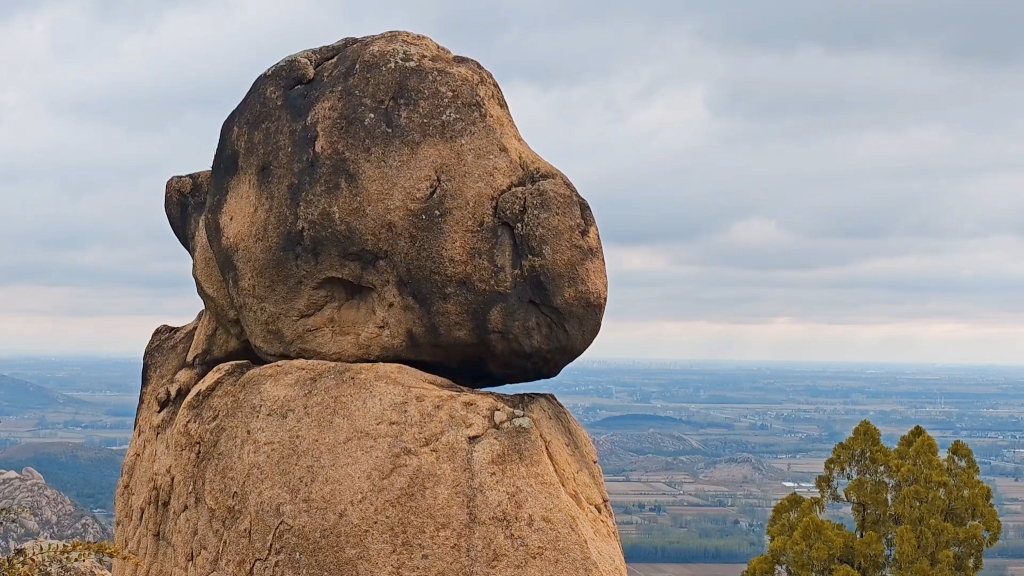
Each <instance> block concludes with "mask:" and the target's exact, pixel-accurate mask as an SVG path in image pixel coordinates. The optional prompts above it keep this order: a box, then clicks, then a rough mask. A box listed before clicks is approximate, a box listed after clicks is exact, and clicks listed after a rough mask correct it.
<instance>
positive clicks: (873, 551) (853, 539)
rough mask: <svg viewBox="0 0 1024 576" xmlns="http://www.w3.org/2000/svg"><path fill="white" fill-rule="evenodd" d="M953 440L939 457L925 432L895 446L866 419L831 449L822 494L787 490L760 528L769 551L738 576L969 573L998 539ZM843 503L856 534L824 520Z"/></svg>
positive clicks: (983, 489) (988, 502) (964, 452)
mask: <svg viewBox="0 0 1024 576" xmlns="http://www.w3.org/2000/svg"><path fill="white" fill-rule="evenodd" d="M979 474H980V470H979V468H978V464H977V463H976V462H975V460H974V454H973V453H972V452H971V449H970V448H969V447H968V446H967V445H966V444H964V443H963V442H961V441H959V440H957V441H955V442H953V444H952V445H951V446H950V447H949V450H948V453H947V456H946V457H945V459H943V458H941V457H940V456H939V447H938V444H937V443H936V442H935V439H934V438H932V437H931V436H930V435H929V434H928V433H927V432H926V431H925V430H924V428H922V427H920V426H915V427H914V428H913V429H912V430H911V431H910V432H908V433H907V434H906V435H904V436H903V437H902V438H900V440H899V443H898V444H897V445H896V448H894V449H890V448H888V447H887V446H885V445H884V444H883V443H882V436H881V433H880V432H879V430H878V428H876V427H875V426H874V425H873V424H871V422H868V421H867V420H865V421H863V422H861V423H860V424H859V425H858V426H857V427H856V428H854V430H853V434H852V435H851V436H850V437H849V438H848V439H846V440H845V441H843V442H840V443H839V444H838V445H836V447H835V449H834V450H833V451H832V456H831V457H830V458H829V459H828V460H826V461H825V473H824V474H822V475H821V476H819V477H818V480H817V488H818V491H819V493H820V494H821V496H820V497H812V498H808V497H804V496H801V495H799V494H796V493H793V494H790V495H789V496H787V497H786V498H784V499H783V500H782V501H780V502H779V503H778V504H777V505H776V506H775V508H774V509H773V510H772V515H771V518H770V520H769V521H768V530H767V536H768V541H769V542H768V550H767V552H766V553H765V554H764V555H762V556H759V557H757V558H755V559H753V560H751V562H750V563H749V564H748V566H747V570H746V571H745V572H744V574H745V575H746V576H775V575H776V574H780V573H781V574H786V575H787V576H886V575H894V576H947V575H948V576H954V575H957V576H960V575H966V576H973V575H975V574H978V573H979V572H980V571H981V570H982V568H983V564H984V562H983V558H982V556H983V554H984V552H985V549H987V548H991V547H992V546H994V545H995V544H996V543H997V542H998V541H999V537H1000V534H1001V532H1002V525H1001V523H1000V521H999V515H998V512H997V510H996V508H995V506H994V504H993V493H992V489H991V488H989V486H987V485H986V484H985V483H984V482H983V481H982V480H981V479H980V478H979ZM835 504H839V505H849V506H850V507H851V513H852V515H853V519H854V523H855V527H854V530H853V531H851V530H849V529H847V528H846V526H844V525H843V524H839V523H837V522H833V521H830V520H827V519H825V518H823V517H822V516H823V514H824V513H825V510H826V507H827V506H829V505H835Z"/></svg>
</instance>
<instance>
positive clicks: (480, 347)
mask: <svg viewBox="0 0 1024 576" xmlns="http://www.w3.org/2000/svg"><path fill="white" fill-rule="evenodd" d="M167 209H168V216H169V218H170V220H171V223H172V227H173V228H174V230H175V233H176V234H177V235H178V237H179V239H180V240H181V241H182V243H183V244H184V245H185V246H186V248H188V249H189V251H190V252H191V253H192V255H193V258H194V260H195V268H194V272H195V278H196V282H197V285H198V287H199V292H200V295H201V296H202V297H203V300H204V301H205V303H206V305H207V311H208V312H209V313H208V314H207V316H206V324H207V325H206V326H202V327H200V329H199V337H198V339H197V342H196V345H195V346H194V348H193V350H192V353H191V356H190V357H191V358H192V359H193V360H197V361H198V363H199V364H200V365H204V366H207V367H208V368H209V367H212V366H214V365H216V364H217V363H219V362H222V361H225V360H231V359H239V358H249V359H257V358H258V359H262V360H263V361H274V360H279V359H293V358H306V359H320V360H333V361H341V362H397V363H403V364H406V365H409V366H414V367H417V368H421V369H423V370H425V371H427V372H430V373H433V374H437V375H441V376H444V377H447V378H450V379H452V380H454V381H456V382H458V383H459V384H462V385H465V386H470V387H484V386H493V385H499V384H507V383H513V382H523V381H530V380H536V379H540V378H547V377H551V376H554V375H555V374H557V373H558V372H559V371H560V370H561V369H562V368H563V367H564V366H565V365H566V364H568V363H569V362H571V361H572V360H573V359H575V358H576V357H577V356H579V355H580V354H581V353H582V352H583V351H584V350H585V349H586V348H587V346H589V345H590V343H591V342H592V341H593V339H594V337H595V336H596V335H597V332H598V329H599V328H600V325H601V319H602V316H603V313H604V305H605V300H606V296H607V281H606V277H605V268H604V259H603V255H602V251H601V244H600V239H599V237H598V232H597V226H596V224H595V222H594V219H593V216H592V214H591V212H590V209H589V207H588V205H587V203H586V201H584V200H583V199H582V198H581V197H580V196H579V194H577V192H576V190H575V188H573V186H572V184H571V183H570V182H569V180H568V179H567V178H566V177H565V176H564V175H563V174H562V173H561V172H559V171H558V170H556V169H555V168H554V167H553V166H551V165H550V164H548V163H547V162H545V161H544V160H543V159H542V158H540V157H539V156H538V155H537V154H536V153H534V152H533V151H532V150H530V148H529V147H528V146H527V145H526V143H525V142H523V140H522V139H521V138H520V136H519V133H518V131H517V130H516V128H515V125H514V124H513V122H512V118H511V116H510V115H509V112H508V109H507V107H506V105H505V101H504V99H503V97H502V95H501V91H500V89H499V88H498V85H497V84H496V83H495V81H494V79H493V78H492V77H491V75H490V74H489V73H488V72H487V71H486V70H484V69H483V68H482V67H481V66H480V65H479V64H477V63H476V62H475V61H473V60H470V59H467V58H462V57H459V56H453V55H452V54H451V53H450V52H448V51H447V50H445V49H444V48H442V47H440V46H438V45H437V44H435V43H434V42H432V41H431V40H429V39H428V38H425V37H423V36H417V35H413V34H408V33H401V32H393V33H387V34H382V35H379V36H372V37H367V38H361V39H347V40H343V41H341V42H339V43H337V44H333V45H330V46H325V47H322V48H318V49H315V50H310V51H307V52H303V53H300V54H298V55H295V56H292V57H290V58H286V59H285V60H283V61H282V62H281V63H279V64H277V65H276V66H274V67H273V68H271V69H270V70H268V71H267V72H266V73H265V74H263V75H262V76H261V77H260V78H259V79H257V80H256V82H255V84H254V85H253V86H252V88H251V89H250V91H249V93H248V94H247V95H246V97H245V98H244V99H243V101H242V102H241V104H239V106H238V107H237V108H236V109H235V111H234V112H232V114H231V115H230V116H229V118H228V119H227V121H226V122H225V123H224V127H223V130H222V132H221V140H220V144H219V146H218V148H217V153H216V156H215V158H214V162H213V169H212V171H211V172H209V173H199V174H194V175H191V176H187V177H178V178H175V179H172V180H171V182H169V183H168V193H167Z"/></svg>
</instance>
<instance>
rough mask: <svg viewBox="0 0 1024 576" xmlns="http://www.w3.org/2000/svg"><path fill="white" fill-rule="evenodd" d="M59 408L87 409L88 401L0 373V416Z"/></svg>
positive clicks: (89, 406) (88, 406)
mask: <svg viewBox="0 0 1024 576" xmlns="http://www.w3.org/2000/svg"><path fill="white" fill-rule="evenodd" d="M61 408H80V409H89V408H91V405H90V404H89V403H88V402H85V401H83V400H79V399H78V398H75V397H73V396H68V395H67V394H61V393H60V392H54V391H53V390H50V389H49V388H46V387H43V386H40V385H38V384H33V383H31V382H26V381H24V380H19V379H17V378H11V377H10V376H3V375H0V416H17V415H21V414H25V413H26V412H44V411H47V410H59V409H61Z"/></svg>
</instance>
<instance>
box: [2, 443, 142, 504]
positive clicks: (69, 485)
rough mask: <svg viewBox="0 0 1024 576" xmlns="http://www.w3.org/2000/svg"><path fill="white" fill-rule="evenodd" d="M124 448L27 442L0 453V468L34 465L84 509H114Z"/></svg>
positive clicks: (18, 467) (52, 484) (55, 486)
mask: <svg viewBox="0 0 1024 576" xmlns="http://www.w3.org/2000/svg"><path fill="white" fill-rule="evenodd" d="M122 462H124V451H123V450H117V451H115V450H110V449H107V448H96V447H93V446H86V445H85V444H81V443H74V442H28V443H25V444H19V445H17V446H12V447H11V448H8V449H7V450H4V451H3V452H0V469H2V470H21V469H22V468H25V467H26V466H28V467H31V468H35V469H36V470H38V471H39V473H40V474H42V475H43V477H44V478H45V479H46V483H47V484H49V485H50V486H52V487H54V488H56V489H57V490H60V491H61V492H63V493H64V494H66V495H67V496H68V497H70V498H71V499H72V500H74V501H75V502H77V503H78V504H79V505H81V506H82V507H83V508H87V509H90V510H91V509H94V508H103V509H104V510H108V511H112V510H113V509H114V491H115V490H116V489H117V481H118V479H119V478H120V477H121V463H122Z"/></svg>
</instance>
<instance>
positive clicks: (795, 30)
mask: <svg viewBox="0 0 1024 576" xmlns="http://www.w3.org/2000/svg"><path fill="white" fill-rule="evenodd" d="M838 4H845V6H843V7H841V8H830V7H828V6H829V5H838ZM1021 22H1024V2H1019V1H1017V0H1002V1H994V0H975V1H973V2H962V1H958V0H859V1H858V2H842V3H840V2H827V1H826V2H823V1H821V0H776V1H774V2H764V1H763V0H730V1H729V2H723V1H721V0H707V1H685V0H666V1H663V2H658V1H642V0H634V1H631V2H618V1H614V2H613V1H609V0H586V1H584V0H580V1H560V0H544V1H540V0H523V1H518V2H481V1H477V0H465V1H461V2H443V1H433V2H431V1H424V0H391V1H389V2H366V1H365V0H359V1H356V2H344V1H327V0H322V1H314V0H288V1H282V0H238V1H234V0H195V1H192V0H159V1H156V0H153V1H138V0H108V1H104V0H25V1H22V0H2V1H0V71H2V74H0V248H2V250H0V353H6V354H16V353H48V354H70V353H105V354H120V355H124V354H133V355H137V354H140V353H141V351H142V349H143V347H144V346H145V343H146V341H147V340H148V338H149V335H150V334H151V333H152V330H153V329H154V328H155V327H156V326H157V325H159V324H164V323H167V324H182V323H185V322H188V321H189V320H190V319H191V318H192V317H193V316H194V315H195V313H196V312H197V311H198V309H199V308H200V306H201V302H200V301H199V299H198V297H196V296H195V287H194V285H193V283H192V279H191V275H190V262H189V259H188V255H187V254H186V253H185V251H184V250H183V249H182V248H181V246H180V245H179V244H178V243H177V241H176V240H175V238H174V236H173V234H172V233H171V230H170V228H169V226H168V225H167V223H166V221H165V219H164V215H163V188H164V182H165V181H166V179H167V178H168V177H169V176H171V175H174V174H182V173H187V172H193V171H197V170H202V169H205V168H207V167H209V165H210V162H211V160H212V157H213V152H214V148H215V147H216V144H217V134H218V131H219V129H220V125H221V123H222V122H223V120H224V118H225V117H226V115H227V114H228V112H230V111H231V109H232V108H233V107H234V106H235V105H236V104H237V103H238V101H239V100H240V99H241V97H242V96H243V94H244V93H245V91H246V90H247V89H248V87H249V86H250V84H251V83H252V81H253V80H254V79H255V78H256V76H258V75H259V74H260V73H261V72H262V71H263V70H265V69H266V68H268V67H269V66H270V65H271V64H273V63H275V62H276V61H278V60H280V59H281V58H283V57H284V56H286V55H288V54H291V53H294V52H297V51H300V50H302V49H305V48H310V47H315V46H319V45H323V44H328V43H331V42H333V41H335V40H338V39H340V38H343V37H347V36H362V35H366V34H373V33H377V32H382V31H386V30H392V29H407V30H412V31H415V32H419V33H423V34H427V35H429V36H431V37H433V38H434V39H435V40H437V41H438V42H440V43H441V44H443V45H445V46H447V47H448V48H450V49H451V50H452V51H454V52H456V53H458V54H463V55H466V56H470V57H472V58H475V59H477V60H479V61H480V62H481V63H482V64H483V65H484V66H485V67H486V68H488V69H489V70H490V71H491V72H492V73H493V74H494V76H495V77H496V78H497V80H498V82H499V83H500V84H501V86H502V88H503V90H504V92H505V96H506V98H507V100H508V103H509V106H510V107H511V110H512V114H513V116H514V118H515V120H516V122H517V124H518V126H519V128H520V131H521V132H522V134H523V136H524V137H525V138H526V140H527V141H528V142H529V143H530V145H531V146H532V147H533V148H534V149H535V150H537V151H538V152H539V153H540V154H541V155H542V156H543V157H545V158H546V159H547V160H548V161H550V162H551V163H553V164H554V165H556V166H558V167H559V168H560V169H561V170H562V171H563V172H565V173H566V174H567V175H568V176H569V178H570V179H572V180H573V182H574V183H575V184H576V186H577V187H578V188H579V190H580V192H581V193H582V194H583V195H584V196H585V197H586V198H587V199H588V200H589V201H590V204H591V206H592V207H593V209H594V213H595V215H596V217H597V221H598V225H599V227H600V230H601V235H602V238H603V241H604V246H605V254H606V258H607V262H608V272H609V280H610V289H609V305H608V312H607V316H606V319H605V325H604V328H603V330H602V332H601V335H600V336H599V337H598V340H597V341H596V342H595V344H594V346H593V347H592V348H591V350H590V351H589V352H588V356H590V357H594V358H602V357H650V358H683V359H690V358H692V359H704V358H715V359H750V360H772V359H774V360H877V361H908V362H985V363H988V362H999V363H1024V113H1022V112H1024V35H1022V34H1020V23H1021Z"/></svg>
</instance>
